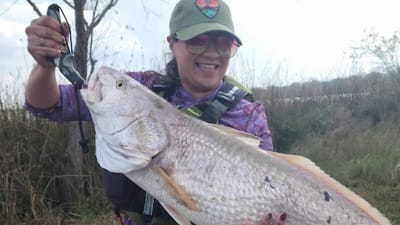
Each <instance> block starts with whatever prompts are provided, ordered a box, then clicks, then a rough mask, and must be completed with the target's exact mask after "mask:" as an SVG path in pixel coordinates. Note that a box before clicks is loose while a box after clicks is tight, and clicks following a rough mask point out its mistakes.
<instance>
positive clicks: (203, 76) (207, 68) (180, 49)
mask: <svg viewBox="0 0 400 225" xmlns="http://www.w3.org/2000/svg"><path fill="white" fill-rule="evenodd" d="M168 42H169V46H170V49H171V51H172V53H173V54H174V56H175V58H176V62H177V64H178V72H179V77H180V80H181V83H182V86H183V87H184V88H185V89H186V90H187V91H188V92H189V93H191V94H192V95H193V96H195V97H201V96H206V95H207V94H209V93H211V92H212V91H214V90H215V89H216V88H217V87H218V85H219V84H220V83H221V81H222V79H223V77H224V75H225V73H226V70H227V68H228V65H229V60H230V58H229V57H222V56H220V53H219V52H218V51H217V49H216V47H215V42H214V44H211V45H209V46H208V48H207V49H206V50H205V51H204V52H202V53H201V54H194V53H192V52H193V48H192V49H189V48H190V46H189V44H188V43H187V42H186V41H180V40H178V41H177V40H173V38H172V37H171V36H169V37H168ZM192 47H193V46H192Z"/></svg>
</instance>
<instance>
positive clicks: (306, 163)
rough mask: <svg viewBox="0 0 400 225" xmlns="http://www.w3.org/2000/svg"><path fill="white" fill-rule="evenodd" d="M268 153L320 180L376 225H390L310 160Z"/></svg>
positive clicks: (369, 206)
mask: <svg viewBox="0 0 400 225" xmlns="http://www.w3.org/2000/svg"><path fill="white" fill-rule="evenodd" d="M270 153H271V154H273V155H274V156H276V157H277V158H280V159H283V160H285V161H287V162H289V163H290V164H292V165H294V166H296V167H298V168H300V169H302V170H305V171H307V172H309V173H311V174H312V175H314V176H316V177H318V178H319V179H320V180H322V181H323V182H324V183H326V184H327V185H328V186H330V187H331V188H332V189H334V190H335V191H336V192H338V193H339V194H341V195H342V196H343V197H345V198H346V199H347V200H348V201H350V202H352V203H353V204H354V205H355V206H357V207H358V208H359V209H360V210H361V211H363V212H364V213H366V214H367V215H368V216H370V217H371V218H372V219H373V220H375V222H377V224H380V225H385V224H387V225H390V222H389V221H388V220H387V219H386V218H385V216H383V215H382V214H381V213H380V212H379V211H378V210H377V209H376V208H374V207H373V206H371V205H370V204H369V203H368V202H367V201H366V200H365V199H363V198H361V197H360V196H358V195H357V194H356V193H354V192H353V191H351V190H350V189H348V188H347V187H346V186H344V185H343V184H341V183H339V182H338V181H336V180H335V179H333V178H332V177H330V176H329V175H328V174H326V173H325V172H324V171H323V170H322V169H321V168H319V167H318V166H317V165H315V163H314V162H312V161H311V160H310V159H307V158H306V157H303V156H299V155H291V154H283V153H278V152H270Z"/></svg>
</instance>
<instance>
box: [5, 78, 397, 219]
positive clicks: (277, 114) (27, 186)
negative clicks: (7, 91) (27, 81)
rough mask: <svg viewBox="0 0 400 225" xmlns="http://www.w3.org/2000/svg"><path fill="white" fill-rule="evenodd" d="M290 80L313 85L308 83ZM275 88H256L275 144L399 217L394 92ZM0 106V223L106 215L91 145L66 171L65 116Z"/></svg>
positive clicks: (107, 206)
mask: <svg viewBox="0 0 400 225" xmlns="http://www.w3.org/2000/svg"><path fill="white" fill-rule="evenodd" d="M341 82H343V81H342V80H341ZM357 82H358V83H357V84H360V80H357ZM316 84H317V85H320V84H318V83H316ZM286 88H288V87H286ZM296 88H297V89H298V90H302V91H304V92H305V93H306V92H307V93H308V92H310V93H315V91H312V90H310V91H308V90H309V89H312V88H314V87H313V86H307V87H306V88H300V89H299V87H298V85H297V86H296ZM320 89H321V90H326V88H320ZM268 90H270V89H267V91H268ZM259 91H260V90H259ZM267 93H268V92H267ZM285 93H288V92H285ZM280 96H282V95H275V94H274V95H263V92H262V91H261V93H258V94H257V96H256V98H257V99H259V100H262V101H263V102H264V104H265V105H266V108H267V115H268V117H269V123H270V127H271V129H272V132H273V138H274V144H275V147H276V150H279V151H283V152H290V153H295V154H300V155H305V156H306V157H308V158H310V159H312V160H313V161H314V162H316V164H317V165H319V166H320V167H321V168H322V169H323V170H325V171H326V172H327V173H328V174H330V175H331V176H332V177H334V178H336V179H337V180H338V181H340V182H342V183H343V184H344V185H346V186H348V187H350V188H351V189H352V190H354V191H355V192H356V193H358V194H359V195H360V196H362V197H364V198H365V199H367V200H368V201H369V202H370V203H371V204H372V205H374V206H376V207H377V208H378V209H379V210H380V211H381V212H382V213H383V214H385V215H386V216H387V217H388V218H389V219H390V220H391V221H392V224H393V225H400V214H399V212H400V201H399V199H400V130H399V129H398V126H397V124H398V122H399V121H398V119H397V118H399V114H400V112H399V111H400V110H398V109H399V104H398V102H399V101H398V98H395V97H393V96H392V95H390V96H389V97H388V96H386V95H384V94H381V95H375V96H374V97H373V98H370V97H368V96H366V97H362V98H361V97H360V96H357V98H351V99H348V98H347V97H346V98H343V99H342V98H338V99H334V100H331V99H329V101H327V100H323V101H321V100H320V99H319V98H310V99H309V100H307V101H304V100H301V98H300V100H299V98H292V100H291V101H280V99H282V98H281V97H280ZM292 97H293V96H292ZM285 98H289V99H290V98H291V96H287V95H285ZM7 99H13V97H12V94H11V97H9V98H7ZM293 99H297V100H293ZM0 112H1V114H0V153H1V154H0V172H1V176H0V190H1V191H0V224H5V225H8V224H10V225H11V224H45V225H47V224H79V225H80V224H98V225H102V224H111V223H113V213H112V207H111V206H110V204H109V202H108V201H107V200H106V199H105V196H104V193H103V189H102V182H101V175H100V173H99V168H98V166H97V164H96V160H95V156H94V154H93V153H94V146H93V145H92V146H90V148H91V151H90V153H89V154H88V155H84V156H82V158H83V159H82V160H83V162H84V164H83V167H82V168H81V170H80V171H81V172H80V173H71V172H68V170H67V169H66V168H68V162H69V161H70V159H69V158H68V157H69V156H68V155H67V154H66V151H65V148H66V146H67V144H68V143H67V142H68V139H67V137H68V135H69V125H68V124H62V123H53V122H50V121H47V120H43V119H38V118H35V117H33V116H31V115H30V114H29V113H28V112H26V111H25V110H24V108H23V106H21V105H18V104H14V105H13V104H10V103H7V104H5V102H4V99H1V97H0ZM89 129H90V128H89ZM89 133H91V134H93V132H92V131H91V132H87V134H89ZM90 138H91V143H94V141H93V137H90ZM77 181H78V184H79V185H78V186H76V184H77V183H76V182H77ZM71 195H73V196H72V197H71ZM94 206H95V207H94Z"/></svg>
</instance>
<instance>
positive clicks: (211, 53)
mask: <svg viewBox="0 0 400 225" xmlns="http://www.w3.org/2000/svg"><path fill="white" fill-rule="evenodd" d="M203 56H206V57H215V58H217V57H219V53H218V50H217V48H216V47H215V42H214V41H210V43H209V44H208V47H207V49H206V51H205V52H203Z"/></svg>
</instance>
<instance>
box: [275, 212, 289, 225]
mask: <svg viewBox="0 0 400 225" xmlns="http://www.w3.org/2000/svg"><path fill="white" fill-rule="evenodd" d="M286 218H287V215H286V213H282V214H281V215H280V216H279V218H278V220H277V221H276V223H275V224H276V225H285V220H286Z"/></svg>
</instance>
